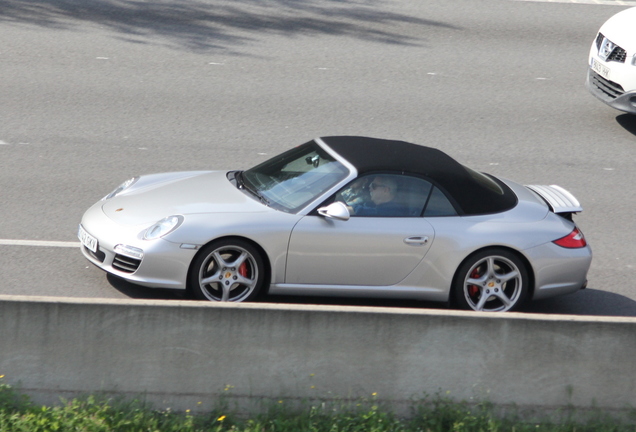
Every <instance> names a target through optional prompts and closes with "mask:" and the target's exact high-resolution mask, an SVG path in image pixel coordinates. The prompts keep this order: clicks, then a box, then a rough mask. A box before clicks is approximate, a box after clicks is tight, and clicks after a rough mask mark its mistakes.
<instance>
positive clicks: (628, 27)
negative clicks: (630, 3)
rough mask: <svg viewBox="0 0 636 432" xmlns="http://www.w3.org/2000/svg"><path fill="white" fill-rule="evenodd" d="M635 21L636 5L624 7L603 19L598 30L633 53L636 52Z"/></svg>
mask: <svg viewBox="0 0 636 432" xmlns="http://www.w3.org/2000/svg"><path fill="white" fill-rule="evenodd" d="M635 22H636V7H633V8H629V9H625V10H624V11H622V12H619V13H617V14H616V15H614V16H612V17H611V18H610V19H608V20H607V21H605V24H603V26H602V27H601V29H600V32H601V33H603V35H604V36H605V37H606V38H608V39H609V40H611V41H612V42H614V43H615V44H617V45H619V46H620V47H621V48H623V49H625V50H627V52H628V53H630V54H633V53H634V52H636V26H635V25H634V23H635ZM627 61H631V59H627Z"/></svg>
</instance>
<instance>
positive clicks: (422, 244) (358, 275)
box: [285, 216, 434, 286]
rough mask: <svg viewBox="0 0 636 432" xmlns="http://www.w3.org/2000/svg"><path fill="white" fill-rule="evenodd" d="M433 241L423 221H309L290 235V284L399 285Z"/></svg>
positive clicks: (287, 280) (317, 218)
mask: <svg viewBox="0 0 636 432" xmlns="http://www.w3.org/2000/svg"><path fill="white" fill-rule="evenodd" d="M433 238H434V231H433V227H432V226H431V225H430V224H429V223H428V222H427V221H426V219H424V218H422V217H404V218H402V217H397V218H396V217H352V218H351V219H349V220H347V221H343V220H336V219H329V218H325V217H323V216H305V217H304V218H302V219H301V220H300V221H299V222H298V224H297V225H296V226H295V227H294V229H293V231H292V234H291V239H290V242H289V250H288V257H287V271H286V278H285V283H286V284H294V285H362V286H389V285H395V284H397V283H399V282H400V281H401V280H402V279H404V278H405V277H406V276H407V275H408V274H409V273H410V272H411V271H413V270H414V269H415V267H416V266H417V265H418V264H419V263H420V262H421V261H422V259H423V258H424V255H426V252H427V251H428V250H429V248H430V246H431V243H432V242H433Z"/></svg>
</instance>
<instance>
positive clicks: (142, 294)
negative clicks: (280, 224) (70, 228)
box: [107, 275, 636, 317]
mask: <svg viewBox="0 0 636 432" xmlns="http://www.w3.org/2000/svg"><path fill="white" fill-rule="evenodd" d="M107 278H108V282H109V283H110V284H111V285H112V286H113V288H115V289H116V290H118V291H119V292H121V293H122V294H124V295H126V296H128V297H131V298H133V299H156V300H191V299H190V298H189V297H188V295H187V294H186V293H185V292H184V291H180V290H179V291H177V290H162V289H153V288H145V287H141V286H138V285H134V284H131V283H130V282H127V281H125V280H123V279H119V278H117V277H115V276H112V275H108V276H107ZM193 301H194V300H193ZM262 301H264V302H267V303H282V304H314V305H336V306H382V307H397V308H418V309H446V308H447V306H446V305H445V304H444V303H436V302H423V301H413V300H387V299H355V298H340V297H301V296H264V297H263V299H262ZM523 312H524V313H541V314H565V315H591V316H623V317H636V301H634V300H631V299H630V298H627V297H624V296H621V295H618V294H613V293H609V292H606V291H601V290H595V289H589V288H588V289H586V290H583V291H579V292H577V293H575V294H570V295H566V296H562V297H556V298H553V299H547V300H541V301H535V302H532V303H531V304H529V305H527V306H526V308H525V309H524V310H523Z"/></svg>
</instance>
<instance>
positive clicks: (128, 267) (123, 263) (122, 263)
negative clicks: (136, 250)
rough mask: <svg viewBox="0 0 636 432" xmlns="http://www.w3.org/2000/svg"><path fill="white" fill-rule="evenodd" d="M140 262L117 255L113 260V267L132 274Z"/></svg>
mask: <svg viewBox="0 0 636 432" xmlns="http://www.w3.org/2000/svg"><path fill="white" fill-rule="evenodd" d="M140 264H141V260H138V259H135V258H130V257H127V256H126V255H121V254H117V255H115V258H114V259H113V267H114V268H116V269H117V270H119V271H122V272H125V273H134V272H136V271H137V269H138V268H139V265H140Z"/></svg>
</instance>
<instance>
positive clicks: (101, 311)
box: [0, 296, 636, 412]
mask: <svg viewBox="0 0 636 432" xmlns="http://www.w3.org/2000/svg"><path fill="white" fill-rule="evenodd" d="M635 330H636V319H634V318H598V317H577V316H555V315H550V316H548V315H530V314H518V313H507V314H487V313H468V312H467V313H464V312H458V311H450V310H449V311H447V310H419V309H408V310H407V309H393V308H377V307H373V308H368V307H333V306H303V305H277V304H242V305H232V304H212V303H205V302H191V301H190V302H188V301H136V300H125V301H121V300H94V299H72V298H64V299H60V298H40V297H16V296H0V375H5V377H4V381H5V382H8V383H9V384H13V385H17V386H18V387H19V388H21V389H22V390H23V391H24V392H26V393H27V394H29V395H31V396H32V397H33V399H34V400H35V401H36V402H39V403H55V402H58V401H59V398H60V397H64V398H70V397H76V396H80V395H84V394H87V393H94V392H98V391H99V392H102V393H106V394H108V395H111V394H112V395H123V396H125V397H127V398H133V397H142V398H144V399H145V400H146V401H148V402H151V403H152V404H154V406H155V407H157V408H166V407H170V408H173V409H177V410H186V409H193V410H196V409H197V408H202V407H210V405H213V404H215V403H216V402H217V401H218V400H219V397H221V396H224V397H225V398H226V400H229V401H231V403H232V404H233V405H232V406H233V407H234V408H235V409H238V410H243V409H248V408H247V407H251V408H249V409H252V408H253V407H254V406H255V403H257V402H259V401H262V400H264V399H265V400H274V401H279V400H280V401H282V403H286V401H288V400H289V401H293V400H298V399H320V398H323V399H334V400H337V399H345V398H353V399H355V398H367V399H369V398H371V396H372V394H375V396H374V397H375V398H377V399H378V401H381V402H386V403H389V404H390V405H391V406H393V407H394V408H395V409H396V411H398V412H399V411H400V410H401V409H404V407H406V406H407V405H409V401H410V400H411V398H420V397H422V396H424V395H429V396H431V395H435V394H437V393H440V392H441V394H443V395H444V396H448V397H451V398H453V399H456V400H466V401H470V400H481V401H489V402H491V403H493V404H495V405H496V406H510V405H511V404H514V405H516V406H517V407H518V408H519V409H522V410H526V409H532V410H534V411H536V410H538V411H542V410H553V409H560V408H568V407H575V408H587V407H592V406H594V407H597V408H601V409H604V410H612V411H621V410H625V409H626V408H630V407H636V392H634V388H636V334H635Z"/></svg>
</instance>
